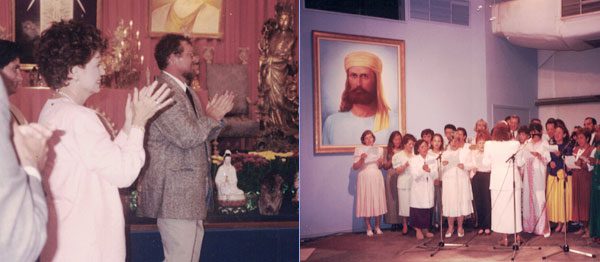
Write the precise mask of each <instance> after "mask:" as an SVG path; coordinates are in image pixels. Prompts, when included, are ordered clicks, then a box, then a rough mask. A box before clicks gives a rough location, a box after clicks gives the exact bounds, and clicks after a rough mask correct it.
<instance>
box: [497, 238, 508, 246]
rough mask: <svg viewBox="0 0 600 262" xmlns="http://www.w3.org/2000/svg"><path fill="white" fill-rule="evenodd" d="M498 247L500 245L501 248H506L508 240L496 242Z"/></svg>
mask: <svg viewBox="0 0 600 262" xmlns="http://www.w3.org/2000/svg"><path fill="white" fill-rule="evenodd" d="M498 245H501V246H503V247H507V246H508V238H503V239H500V241H498Z"/></svg>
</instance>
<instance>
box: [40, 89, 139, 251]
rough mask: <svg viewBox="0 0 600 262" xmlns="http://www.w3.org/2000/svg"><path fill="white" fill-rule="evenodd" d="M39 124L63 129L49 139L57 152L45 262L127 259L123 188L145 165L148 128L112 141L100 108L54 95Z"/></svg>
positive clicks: (49, 169) (49, 184)
mask: <svg viewBox="0 0 600 262" xmlns="http://www.w3.org/2000/svg"><path fill="white" fill-rule="evenodd" d="M39 122H40V123H44V124H51V125H53V126H54V127H55V128H56V130H60V131H62V132H64V134H62V136H60V138H59V140H60V141H58V140H57V139H55V137H53V139H52V141H50V142H49V143H50V147H49V148H51V149H52V148H54V152H55V154H52V153H49V157H48V162H47V164H46V167H45V169H44V172H43V182H44V188H45V191H46V194H47V196H46V198H47V201H48V210H49V219H48V240H47V242H46V246H45V247H44V250H43V251H42V255H41V261H86V262H90V261H125V221H124V215H123V207H122V204H121V200H120V198H119V191H118V188H120V187H127V186H129V185H131V183H133V181H135V179H136V177H137V175H138V173H139V171H140V169H141V167H142V166H143V164H144V160H145V153H144V149H143V138H144V133H143V131H142V130H141V129H139V128H132V129H131V131H130V133H129V135H127V134H125V133H124V132H120V133H119V135H118V136H117V137H116V138H115V140H114V141H112V140H111V138H110V135H109V134H108V132H107V131H106V129H105V128H104V126H103V125H102V122H100V119H99V118H98V116H97V115H96V113H95V111H93V110H91V109H89V108H86V107H83V106H80V105H77V104H75V103H73V102H71V101H70V100H68V99H65V98H58V99H49V100H48V101H47V102H46V104H45V105H44V108H43V109H42V112H41V113H40V119H39ZM55 134H56V133H55Z"/></svg>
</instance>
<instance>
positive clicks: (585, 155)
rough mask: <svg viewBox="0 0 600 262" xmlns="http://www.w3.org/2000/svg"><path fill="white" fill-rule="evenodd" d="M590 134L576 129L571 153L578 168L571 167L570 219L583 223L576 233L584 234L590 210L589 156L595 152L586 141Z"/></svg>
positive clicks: (590, 166) (590, 176)
mask: <svg viewBox="0 0 600 262" xmlns="http://www.w3.org/2000/svg"><path fill="white" fill-rule="evenodd" d="M590 136H591V134H590V132H588V131H587V130H583V129H580V130H579V131H576V141H577V147H575V149H573V155H574V156H575V165H577V166H578V167H579V168H573V169H572V173H571V177H572V180H573V181H572V182H573V183H572V184H571V185H572V186H573V201H572V203H573V215H572V216H571V221H577V222H581V223H582V224H583V227H582V228H581V229H580V230H579V232H578V233H579V234H583V233H585V236H589V231H588V228H587V226H588V221H589V211H590V184H591V183H592V173H591V171H592V169H593V168H594V166H593V165H590V158H593V157H594V154H595V153H596V148H595V147H593V146H590V144H589V142H588V140H589V139H590ZM586 231H587V232H586Z"/></svg>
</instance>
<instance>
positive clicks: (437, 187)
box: [428, 133, 444, 230]
mask: <svg viewBox="0 0 600 262" xmlns="http://www.w3.org/2000/svg"><path fill="white" fill-rule="evenodd" d="M443 152H444V138H443V137H442V135H441V134H439V133H435V134H433V138H431V146H430V149H429V152H428V154H429V155H430V156H431V157H433V158H434V159H436V164H439V163H438V162H437V158H438V157H439V156H440V155H441V154H442V153H443ZM439 167H440V166H439V165H436V169H438V168H439ZM435 171H436V172H438V171H439V170H435ZM439 176H440V174H439V172H438V177H437V178H436V179H434V180H433V186H434V191H435V193H434V200H435V201H434V204H433V211H432V212H433V215H432V216H431V224H433V225H434V227H435V228H436V230H437V229H439V228H440V216H441V215H442V214H441V213H442V210H441V208H440V207H441V201H442V181H441V180H440V177H439Z"/></svg>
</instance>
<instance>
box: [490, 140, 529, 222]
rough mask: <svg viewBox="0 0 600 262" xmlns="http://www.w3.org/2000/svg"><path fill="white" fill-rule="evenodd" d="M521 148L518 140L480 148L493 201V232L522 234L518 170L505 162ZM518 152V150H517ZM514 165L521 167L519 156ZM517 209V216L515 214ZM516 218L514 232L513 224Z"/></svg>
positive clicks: (499, 142)
mask: <svg viewBox="0 0 600 262" xmlns="http://www.w3.org/2000/svg"><path fill="white" fill-rule="evenodd" d="M519 149H520V145H519V142H518V141H487V142H485V145H484V149H483V160H482V162H483V164H484V165H489V166H490V168H491V174H490V190H491V194H492V195H491V199H492V230H493V231H494V232H498V233H503V234H514V233H517V232H521V231H523V226H522V218H521V187H522V186H521V184H522V181H521V176H520V174H519V170H518V169H517V167H515V168H514V169H513V165H512V161H508V163H507V161H506V160H507V159H508V158H509V157H510V156H512V155H513V154H514V153H516V152H517V150H519ZM519 152H520V151H519ZM515 158H516V159H515V160H516V164H517V166H522V165H523V163H522V161H521V160H522V157H521V155H520V154H517V156H516V157H515ZM513 170H514V177H515V178H516V180H515V191H516V207H515V205H514V202H515V199H514V198H513V196H515V194H513ZM515 210H516V214H515ZM514 216H516V221H517V223H516V231H515V225H514V222H513V221H514V219H515V218H514Z"/></svg>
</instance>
